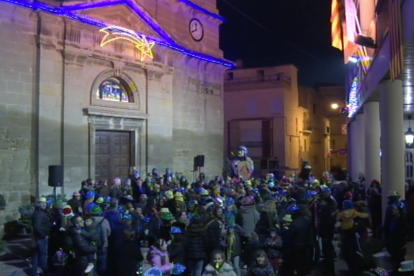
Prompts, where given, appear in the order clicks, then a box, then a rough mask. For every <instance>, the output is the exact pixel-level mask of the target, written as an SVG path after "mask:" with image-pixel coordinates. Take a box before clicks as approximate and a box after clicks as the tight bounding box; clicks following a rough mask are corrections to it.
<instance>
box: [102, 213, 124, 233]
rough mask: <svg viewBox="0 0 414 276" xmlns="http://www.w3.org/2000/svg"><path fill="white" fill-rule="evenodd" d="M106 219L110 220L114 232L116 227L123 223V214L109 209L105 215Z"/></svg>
mask: <svg viewBox="0 0 414 276" xmlns="http://www.w3.org/2000/svg"><path fill="white" fill-rule="evenodd" d="M104 218H106V219H107V220H108V222H109V225H110V227H111V230H114V229H115V225H116V224H117V223H118V222H120V221H121V214H120V213H119V211H118V210H117V209H108V210H107V211H106V212H105V214H104Z"/></svg>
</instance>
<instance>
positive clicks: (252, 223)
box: [239, 205, 260, 235]
mask: <svg viewBox="0 0 414 276" xmlns="http://www.w3.org/2000/svg"><path fill="white" fill-rule="evenodd" d="M239 214H240V216H241V217H242V220H243V224H242V227H243V229H244V231H245V234H246V235H250V233H252V232H254V230H255V228H256V223H257V222H258V221H259V219H260V213H259V212H258V211H257V210H256V205H249V206H242V207H241V208H240V211H239Z"/></svg>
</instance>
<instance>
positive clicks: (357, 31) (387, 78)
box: [332, 0, 414, 205]
mask: <svg viewBox="0 0 414 276" xmlns="http://www.w3.org/2000/svg"><path fill="white" fill-rule="evenodd" d="M337 7H339V9H336V8H337ZM332 11H333V14H332V31H333V34H335V33H336V34H338V33H337V32H335V30H338V29H336V28H338V27H341V28H342V31H343V32H342V34H343V36H341V37H340V39H339V40H335V39H334V38H335V35H334V36H333V46H335V47H337V48H339V49H341V50H343V52H344V57H345V63H347V68H348V76H347V78H348V85H347V101H348V117H349V122H348V133H349V136H348V141H349V143H348V144H349V145H350V155H349V160H348V161H349V169H350V172H351V176H352V177H353V178H358V177H359V176H360V175H364V176H365V179H366V183H367V184H369V183H370V182H371V181H372V180H373V179H378V180H381V181H382V183H383V189H382V194H383V204H384V205H385V204H386V201H387V197H386V195H387V194H388V192H389V191H397V192H398V193H399V194H400V195H401V196H402V197H404V195H405V183H406V180H411V178H412V156H413V152H412V149H410V147H409V146H410V145H406V143H405V141H404V138H405V137H404V136H405V132H406V131H407V126H409V122H408V118H409V116H411V114H412V113H413V111H414V102H413V94H412V93H413V83H412V80H411V79H412V72H413V70H412V58H413V57H412V48H413V42H412V41H413V37H414V24H413V17H412V15H413V14H414V2H413V1H400V0H395V1H394V0H378V1H359V2H357V1H355V2H354V1H343V2H342V1H333V4H332ZM357 11H358V12H357ZM338 23H340V24H338ZM336 42H339V44H338V43H336ZM407 146H408V147H407ZM410 160H411V161H410Z"/></svg>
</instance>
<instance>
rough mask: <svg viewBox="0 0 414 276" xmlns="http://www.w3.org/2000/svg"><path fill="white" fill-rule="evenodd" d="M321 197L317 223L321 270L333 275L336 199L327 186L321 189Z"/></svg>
mask: <svg viewBox="0 0 414 276" xmlns="http://www.w3.org/2000/svg"><path fill="white" fill-rule="evenodd" d="M321 192H322V194H321V199H320V200H319V204H318V206H319V219H318V225H317V233H318V236H319V237H320V239H321V245H322V255H323V262H322V263H323V270H324V273H325V274H326V275H327V276H328V275H335V266H334V263H335V262H334V258H335V249H334V246H333V239H334V235H335V224H336V212H337V210H336V209H337V205H336V200H335V199H334V198H333V197H332V196H331V192H330V190H329V189H328V188H327V187H324V188H323V189H322V191H321Z"/></svg>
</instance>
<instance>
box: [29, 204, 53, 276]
mask: <svg viewBox="0 0 414 276" xmlns="http://www.w3.org/2000/svg"><path fill="white" fill-rule="evenodd" d="M46 206H47V205H46V198H45V197H40V198H39V199H38V201H37V206H36V209H35V211H34V212H33V215H32V224H33V225H32V227H33V237H34V241H35V244H36V251H35V254H34V256H33V262H32V275H33V276H37V275H38V274H39V273H38V267H40V268H41V270H42V273H43V274H47V273H48V257H51V256H48V247H49V235H50V231H51V229H52V222H51V220H50V217H49V215H48V213H47V212H46Z"/></svg>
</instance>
